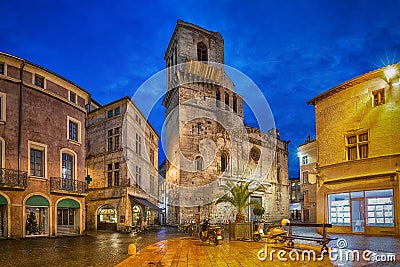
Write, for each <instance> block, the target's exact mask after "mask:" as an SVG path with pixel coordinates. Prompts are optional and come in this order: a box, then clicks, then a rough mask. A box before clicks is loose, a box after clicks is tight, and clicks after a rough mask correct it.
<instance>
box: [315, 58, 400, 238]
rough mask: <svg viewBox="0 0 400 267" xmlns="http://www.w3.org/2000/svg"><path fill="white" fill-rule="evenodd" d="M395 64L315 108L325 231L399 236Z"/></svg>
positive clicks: (323, 98) (334, 92)
mask: <svg viewBox="0 0 400 267" xmlns="http://www.w3.org/2000/svg"><path fill="white" fill-rule="evenodd" d="M398 71H399V64H395V65H391V66H389V67H385V68H382V69H378V70H375V71H372V72H369V73H366V74H363V75H361V76H358V77H356V78H353V79H351V80H349V81H346V82H344V83H342V84H340V85H338V86H336V87H334V88H332V89H330V90H328V91H326V92H324V93H322V94H321V95H319V96H316V97H315V98H313V99H311V100H310V101H308V104H312V105H314V106H315V117H316V141H317V144H318V167H317V178H318V179H317V199H316V200H317V222H318V223H323V222H329V223H332V225H333V228H332V229H331V232H334V233H355V234H366V235H399V234H400V227H399V222H400V211H399V203H400V191H399V178H400V175H399V169H400V167H399V164H400V142H399V140H400V83H399V74H398Z"/></svg>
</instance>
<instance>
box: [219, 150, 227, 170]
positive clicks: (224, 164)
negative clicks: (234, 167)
mask: <svg viewBox="0 0 400 267" xmlns="http://www.w3.org/2000/svg"><path fill="white" fill-rule="evenodd" d="M227 168H228V159H227V157H226V155H225V154H222V155H221V171H222V172H224V171H226V169H227Z"/></svg>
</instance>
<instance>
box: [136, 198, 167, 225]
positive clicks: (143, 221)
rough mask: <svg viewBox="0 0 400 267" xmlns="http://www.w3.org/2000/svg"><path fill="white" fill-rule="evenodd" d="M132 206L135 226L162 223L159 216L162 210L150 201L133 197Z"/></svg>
mask: <svg viewBox="0 0 400 267" xmlns="http://www.w3.org/2000/svg"><path fill="white" fill-rule="evenodd" d="M131 206H132V225H133V226H136V225H139V226H144V225H152V224H159V223H160V222H159V214H160V212H161V209H160V208H159V207H157V206H156V205H154V204H153V203H151V202H150V201H148V200H146V199H144V198H139V197H131Z"/></svg>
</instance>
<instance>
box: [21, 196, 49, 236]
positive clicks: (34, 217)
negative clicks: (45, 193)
mask: <svg viewBox="0 0 400 267" xmlns="http://www.w3.org/2000/svg"><path fill="white" fill-rule="evenodd" d="M49 206H50V205H49V201H48V200H47V199H46V198H44V197H42V196H31V197H30V198H28V199H27V200H26V203H25V234H26V236H27V237H29V236H36V235H49Z"/></svg>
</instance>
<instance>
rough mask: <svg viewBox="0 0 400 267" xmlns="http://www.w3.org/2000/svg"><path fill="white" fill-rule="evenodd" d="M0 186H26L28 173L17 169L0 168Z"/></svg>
mask: <svg viewBox="0 0 400 267" xmlns="http://www.w3.org/2000/svg"><path fill="white" fill-rule="evenodd" d="M0 172H1V174H0V187H11V188H26V185H27V182H26V180H27V178H28V173H27V172H23V171H20V172H19V175H18V170H13V169H5V168H0Z"/></svg>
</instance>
